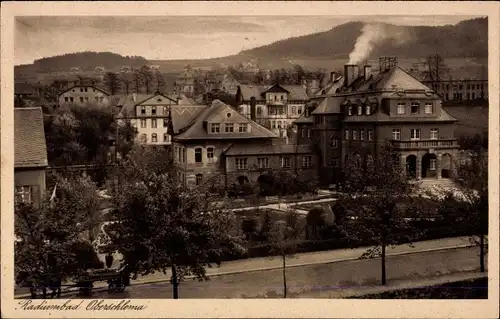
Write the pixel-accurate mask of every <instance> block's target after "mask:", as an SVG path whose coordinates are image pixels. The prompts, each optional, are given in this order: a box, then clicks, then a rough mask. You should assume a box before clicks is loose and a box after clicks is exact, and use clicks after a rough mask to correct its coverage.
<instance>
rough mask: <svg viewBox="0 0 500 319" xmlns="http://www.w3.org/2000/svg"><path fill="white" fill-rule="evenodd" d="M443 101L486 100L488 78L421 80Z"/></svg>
mask: <svg viewBox="0 0 500 319" xmlns="http://www.w3.org/2000/svg"><path fill="white" fill-rule="evenodd" d="M423 83H424V84H425V85H427V86H429V87H430V88H432V89H433V90H434V92H436V94H438V95H439V96H440V97H441V98H442V100H443V102H448V101H452V102H461V101H474V100H488V80H446V81H423Z"/></svg>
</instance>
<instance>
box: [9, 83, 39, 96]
mask: <svg viewBox="0 0 500 319" xmlns="http://www.w3.org/2000/svg"><path fill="white" fill-rule="evenodd" d="M35 88H36V87H35V86H34V85H32V84H30V83H25V82H17V83H15V84H14V94H34V93H35Z"/></svg>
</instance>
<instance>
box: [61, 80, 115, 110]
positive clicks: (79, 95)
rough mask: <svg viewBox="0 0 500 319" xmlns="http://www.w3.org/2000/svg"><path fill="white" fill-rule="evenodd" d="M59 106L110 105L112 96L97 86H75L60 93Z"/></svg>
mask: <svg viewBox="0 0 500 319" xmlns="http://www.w3.org/2000/svg"><path fill="white" fill-rule="evenodd" d="M58 99H59V106H63V105H82V106H83V105H89V104H94V105H102V106H107V105H109V104H110V95H109V93H108V92H106V91H105V90H103V89H101V88H98V87H97V86H95V85H81V84H78V85H74V86H71V87H69V88H67V89H65V90H63V91H62V92H60V93H59V98H58Z"/></svg>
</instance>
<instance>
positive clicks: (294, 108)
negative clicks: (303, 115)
mask: <svg viewBox="0 0 500 319" xmlns="http://www.w3.org/2000/svg"><path fill="white" fill-rule="evenodd" d="M292 114H293V115H295V114H297V107H296V106H295V105H293V106H292Z"/></svg>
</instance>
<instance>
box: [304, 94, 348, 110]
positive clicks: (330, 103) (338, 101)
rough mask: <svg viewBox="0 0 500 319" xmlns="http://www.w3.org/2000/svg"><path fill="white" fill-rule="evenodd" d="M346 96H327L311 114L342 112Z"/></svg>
mask: <svg viewBox="0 0 500 319" xmlns="http://www.w3.org/2000/svg"><path fill="white" fill-rule="evenodd" d="M344 99H345V98H344V97H340V96H332V97H327V98H325V99H323V101H321V103H320V104H319V105H318V107H316V109H315V110H314V111H313V112H311V114H338V113H342V108H341V105H342V102H343V101H344Z"/></svg>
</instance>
